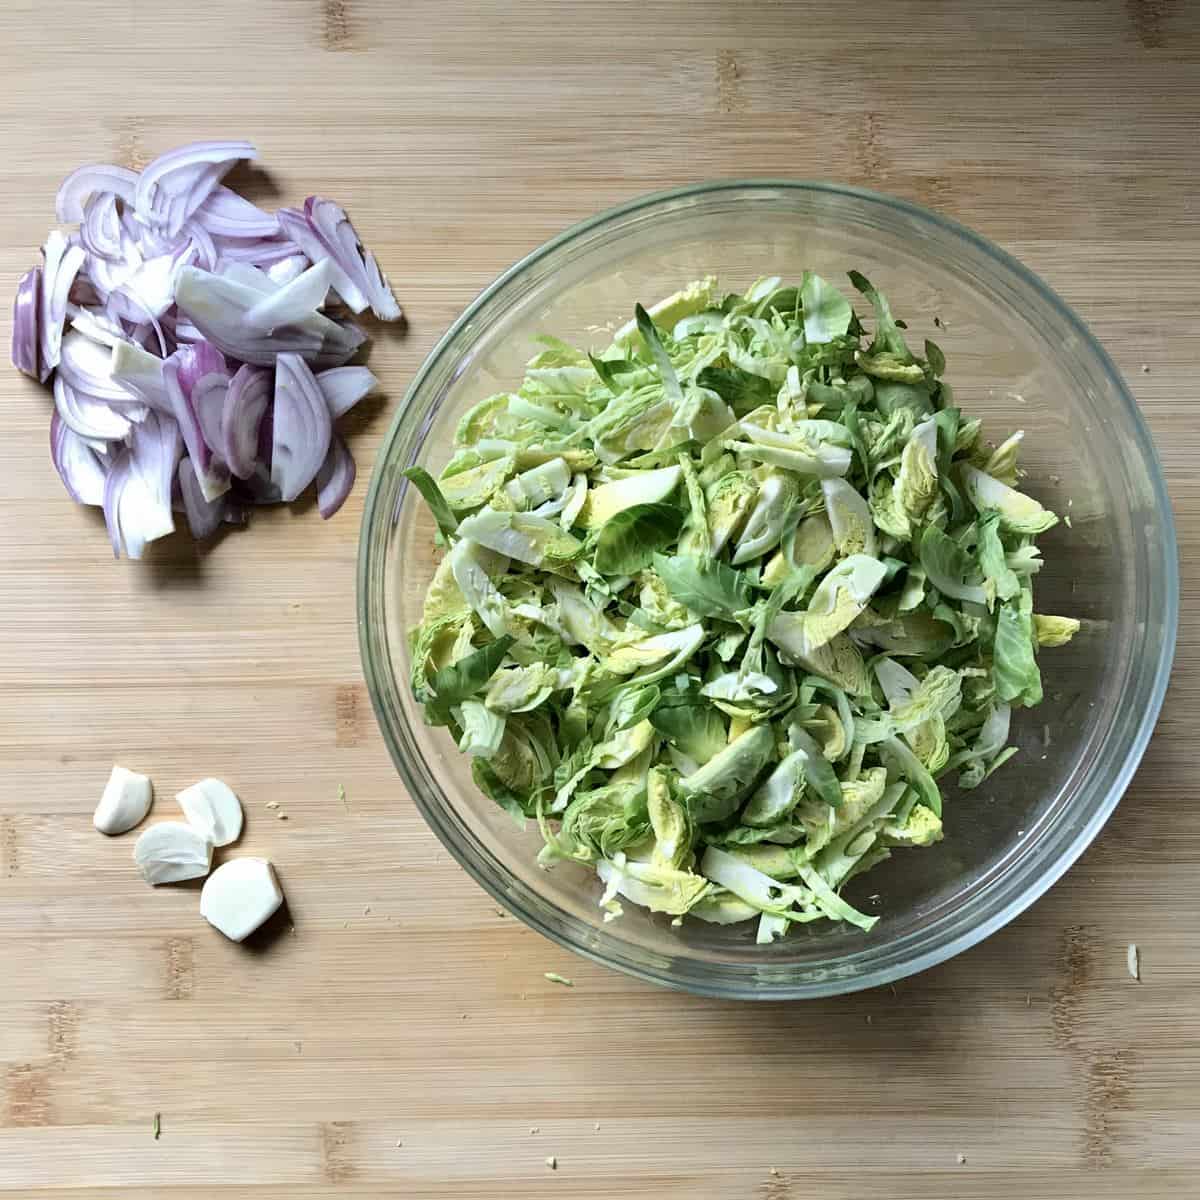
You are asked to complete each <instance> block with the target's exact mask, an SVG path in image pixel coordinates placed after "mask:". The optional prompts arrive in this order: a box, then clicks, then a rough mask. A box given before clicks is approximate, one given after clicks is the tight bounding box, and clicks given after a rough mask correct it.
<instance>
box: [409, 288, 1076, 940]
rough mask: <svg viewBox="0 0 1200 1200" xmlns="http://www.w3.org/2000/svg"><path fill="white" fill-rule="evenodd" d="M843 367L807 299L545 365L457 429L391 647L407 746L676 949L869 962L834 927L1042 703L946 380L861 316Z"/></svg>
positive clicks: (1002, 545)
mask: <svg viewBox="0 0 1200 1200" xmlns="http://www.w3.org/2000/svg"><path fill="white" fill-rule="evenodd" d="M850 279H851V281H852V282H853V284H854V285H855V287H856V288H857V289H858V290H859V291H860V292H861V293H862V294H863V295H864V296H865V297H866V298H867V300H868V301H869V302H870V304H871V306H872V308H873V309H874V332H873V334H872V335H870V336H869V337H868V336H867V334H866V331H865V330H864V328H863V326H862V325H861V323H860V322H859V319H858V317H857V316H856V315H855V313H854V311H853V309H852V307H851V304H850V302H849V300H847V299H846V297H845V296H843V295H842V294H841V292H839V291H838V290H837V289H836V288H835V287H833V286H832V285H831V284H829V283H828V282H826V281H825V280H824V279H822V278H820V277H819V276H816V275H813V274H806V275H805V276H804V279H803V281H802V283H801V285H800V286H799V287H791V286H784V285H782V284H781V282H780V280H779V279H777V278H772V279H763V280H760V281H759V282H758V283H756V284H755V285H754V286H753V287H752V288H751V289H750V290H749V291H748V292H746V293H745V294H744V295H729V296H725V297H724V298H722V297H721V296H720V295H718V293H717V291H716V285H715V281H714V280H712V279H705V280H703V281H702V282H699V283H693V284H691V285H690V286H689V287H687V288H686V289H685V290H684V291H682V292H679V293H677V294H675V295H674V296H672V297H670V298H669V299H668V300H665V301H663V302H662V303H661V304H659V305H657V306H655V308H653V309H651V311H650V312H649V313H647V312H645V311H644V310H643V309H642V308H641V307H640V306H639V307H638V308H637V315H636V320H635V321H633V322H631V323H630V324H628V325H626V326H625V327H624V328H622V329H621V330H619V331H618V332H617V334H616V335H615V337H614V339H613V343H612V345H611V346H610V347H609V348H608V349H607V350H605V351H604V352H603V353H602V354H600V355H599V356H598V357H597V356H593V355H590V354H586V353H583V352H581V351H579V350H576V349H573V348H572V347H570V346H567V345H565V344H563V343H561V342H559V341H556V340H554V339H549V338H546V339H542V340H543V343H544V345H545V347H546V348H545V349H544V350H543V352H542V353H540V354H538V356H537V357H536V358H534V359H533V360H532V362H531V363H530V364H529V368H528V370H527V372H526V375H525V381H524V383H523V384H522V385H521V387H520V389H519V391H517V392H515V393H505V394H501V395H497V396H492V397H491V398H489V399H487V400H484V401H483V402H482V403H481V404H479V405H477V406H476V407H475V408H473V409H472V410H471V411H470V412H468V413H467V414H466V416H465V417H464V418H463V419H462V422H461V424H460V425H459V427H458V431H457V436H456V439H455V440H456V444H457V446H458V449H457V451H456V453H455V454H454V456H453V458H452V459H451V461H450V463H449V465H448V466H447V467H446V469H445V471H444V472H443V473H442V476H441V478H440V480H439V481H437V482H435V481H434V480H433V479H432V478H431V477H430V476H429V475H428V474H427V473H425V472H424V471H423V470H421V469H419V468H417V469H413V470H412V471H410V472H409V477H410V479H412V481H413V483H414V484H415V485H416V486H417V487H418V488H419V489H420V490H421V492H422V494H423V495H424V496H425V499H426V500H427V501H428V503H429V505H430V507H431V509H432V510H433V514H434V516H435V518H436V519H437V523H438V526H439V529H440V533H439V540H441V541H443V542H444V543H445V544H446V545H447V546H448V553H447V554H446V555H445V557H444V558H443V559H442V561H441V563H440V564H439V566H438V569H437V572H436V574H435V576H434V578H433V581H432V583H431V585H430V587H429V592H428V595H427V597H426V601H425V610H424V619H423V621H422V623H421V625H420V626H419V627H418V628H416V629H414V630H413V631H412V634H411V643H412V663H413V666H412V687H413V691H414V693H415V695H416V697H417V699H418V700H419V701H420V702H421V703H422V705H423V706H424V711H425V717H426V720H427V721H428V722H429V723H430V724H433V725H445V726H448V727H449V729H450V730H451V732H452V733H453V734H454V736H455V738H456V739H457V741H458V745H459V748H460V749H461V750H463V751H464V752H465V753H467V754H469V755H471V756H472V757H473V760H474V762H473V772H474V777H475V780H476V782H477V783H478V785H479V787H480V788H482V790H483V791H484V792H486V793H487V794H488V795H489V796H491V797H492V798H493V799H494V800H495V801H496V802H497V803H499V804H500V805H502V806H503V807H504V808H505V809H507V810H508V811H509V812H511V813H512V814H513V815H514V816H515V817H517V818H518V819H520V818H523V817H534V818H536V819H537V820H538V821H539V823H540V826H541V830H542V834H543V837H544V839H545V847H544V849H543V850H542V852H541V855H540V860H541V862H542V863H543V864H544V865H550V864H552V863H554V862H555V861H556V860H562V859H571V860H575V861H578V862H582V863H586V864H589V865H592V866H594V867H595V869H596V871H597V873H598V874H599V876H600V878H601V880H603V882H604V893H603V897H602V899H601V904H602V906H603V907H604V908H605V909H606V918H605V919H606V920H607V919H609V918H611V917H613V916H615V915H617V914H619V913H620V911H621V906H620V899H619V898H624V899H626V900H629V901H632V902H633V903H634V904H639V905H642V906H644V907H646V908H648V909H650V910H651V911H653V912H662V913H668V914H670V915H672V916H674V917H675V918H676V920H679V919H680V918H682V916H683V915H684V914H685V913H687V914H691V915H692V916H695V917H699V918H701V919H703V920H705V921H712V922H717V923H721V924H725V923H733V922H739V921H747V920H757V921H758V923H759V924H758V940H759V941H760V942H769V941H771V940H772V939H773V938H775V937H777V936H780V935H782V934H783V933H784V932H786V930H787V929H788V927H789V925H790V924H792V923H793V922H806V921H813V920H817V919H820V918H829V919H831V920H835V921H847V922H850V923H852V924H854V925H857V926H860V927H861V928H863V929H869V928H870V927H871V926H872V925H873V924H874V923H875V921H876V919H877V918H876V917H873V916H866V915H864V914H863V913H861V912H859V911H857V910H856V909H855V908H853V907H852V906H851V905H850V904H849V903H847V902H846V901H845V900H844V899H842V897H841V895H840V890H841V889H842V887H843V886H844V885H845V883H846V882H847V881H848V880H849V879H851V878H853V877H854V876H855V875H857V874H860V873H861V872H863V871H866V870H868V869H869V868H870V867H872V866H874V865H875V864H877V863H879V862H881V861H882V860H883V859H885V858H887V857H888V855H889V854H890V853H891V850H892V848H893V847H898V846H927V845H929V844H930V843H932V842H934V841H936V840H938V839H939V838H940V837H941V835H942V796H941V791H940V789H939V786H938V783H937V780H938V778H939V777H941V776H943V775H946V774H947V773H949V772H956V773H957V777H958V783H959V784H960V786H962V787H966V788H970V787H974V786H976V785H978V784H979V783H980V782H981V781H982V780H983V779H984V778H986V777H987V776H988V775H989V774H990V773H991V772H992V771H994V770H995V769H996V768H997V767H998V766H999V765H1000V764H1001V763H1003V762H1004V761H1005V760H1006V759H1007V758H1008V757H1009V756H1010V755H1012V754H1013V753H1015V747H1012V746H1009V745H1007V742H1008V735H1009V721H1010V717H1011V713H1012V710H1013V708H1014V707H1020V706H1023V705H1024V706H1028V705H1034V704H1037V703H1038V702H1039V701H1040V700H1041V698H1042V685H1041V677H1040V673H1039V669H1038V663H1037V656H1036V652H1037V649H1038V647H1039V646H1047V645H1061V644H1063V643H1064V642H1066V641H1068V640H1069V639H1070V638H1071V636H1072V634H1073V633H1074V632H1075V630H1076V629H1077V628H1078V625H1079V623H1078V622H1077V621H1075V620H1073V619H1070V618H1066V617H1046V616H1041V615H1038V614H1035V613H1034V611H1033V593H1032V578H1033V576H1034V575H1035V574H1036V573H1037V571H1038V570H1039V568H1040V567H1041V557H1040V552H1039V550H1038V548H1037V546H1036V545H1035V541H1034V539H1035V538H1036V536H1037V535H1038V534H1040V533H1043V532H1045V531H1046V530H1047V529H1049V528H1050V527H1051V526H1052V525H1054V524H1055V523H1056V521H1057V519H1058V518H1057V517H1056V516H1055V515H1054V514H1053V513H1052V512H1050V511H1048V510H1047V509H1045V508H1043V507H1042V506H1041V505H1040V504H1039V503H1038V502H1037V501H1036V500H1034V499H1032V498H1031V497H1029V496H1027V495H1025V494H1023V493H1022V492H1020V491H1018V490H1016V486H1015V485H1016V483H1017V481H1018V477H1019V474H1020V472H1019V471H1018V469H1017V450H1018V447H1019V444H1020V441H1021V434H1020V433H1017V434H1014V435H1013V436H1012V437H1010V438H1009V439H1008V440H1007V441H1005V442H1004V443H1003V444H1002V445H1000V446H999V447H996V448H995V449H992V448H989V447H988V446H986V445H985V444H984V443H983V442H982V441H981V438H980V422H979V421H978V420H974V419H968V418H967V417H965V416H964V415H963V414H962V412H961V411H960V410H959V409H958V408H957V407H956V406H955V403H954V398H953V394H952V392H951V389H950V386H949V384H947V383H945V382H944V381H943V379H942V375H943V372H944V370H945V359H944V357H943V355H942V352H941V351H940V350H939V349H938V347H937V346H936V345H934V344H933V343H932V342H928V341H927V342H926V343H925V346H924V355H923V357H919V356H917V355H915V354H914V353H913V352H912V351H911V350H910V349H909V346H908V345H907V343H906V340H905V336H904V332H903V330H904V326H903V325H902V323H901V322H899V321H897V320H895V319H894V318H893V316H892V314H891V311H890V309H889V307H888V303H887V301H886V300H885V298H884V297H883V296H882V295H880V294H879V292H877V291H876V290H875V289H874V288H873V287H872V286H871V284H870V283H869V282H868V281H867V280H866V279H864V278H863V277H862V276H861V275H859V274H858V273H857V272H852V273H851V275H850Z"/></svg>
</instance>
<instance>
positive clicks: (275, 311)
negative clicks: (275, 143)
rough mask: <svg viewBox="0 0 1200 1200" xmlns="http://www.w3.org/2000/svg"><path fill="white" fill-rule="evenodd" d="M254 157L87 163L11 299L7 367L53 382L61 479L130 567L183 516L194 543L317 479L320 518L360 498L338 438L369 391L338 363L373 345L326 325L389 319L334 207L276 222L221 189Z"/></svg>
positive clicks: (215, 144)
mask: <svg viewBox="0 0 1200 1200" xmlns="http://www.w3.org/2000/svg"><path fill="white" fill-rule="evenodd" d="M255 157H256V152H255V149H254V147H253V146H252V145H250V143H248V142H243V141H212V142H197V143H193V144H191V145H187V146H181V147H179V148H177V149H175V150H171V151H169V152H168V153H166V154H163V155H161V156H160V157H158V158H156V159H155V160H154V161H153V162H152V163H151V164H150V165H149V166H148V167H147V168H146V169H145V170H143V171H141V172H137V171H132V170H129V169H127V168H125V167H119V166H113V165H107V164H94V165H88V166H84V167H80V168H79V169H78V170H76V171H74V172H72V174H71V175H69V176H68V177H67V179H65V180H64V181H63V183H62V185H61V187H60V188H59V190H58V195H57V197H56V200H55V207H56V212H57V215H58V218H59V220H60V221H61V222H72V223H74V224H75V225H76V226H77V228H76V229H75V230H74V231H72V232H68V231H65V230H63V231H59V230H52V231H51V232H50V234H49V235H48V237H47V239H46V243H45V245H44V247H43V256H44V262H43V264H42V265H41V266H39V267H34V268H33V269H32V270H31V271H28V272H26V274H25V275H23V276H22V277H21V280H20V282H19V284H18V286H17V292H16V296H15V298H14V304H13V338H12V359H13V365H14V366H15V367H16V368H17V369H18V370H21V371H23V372H24V373H25V374H28V375H31V376H33V377H35V378H38V379H40V380H42V381H47V380H49V381H51V382H52V391H53V394H54V408H53V409H52V412H51V418H50V452H51V460H52V462H53V465H54V468H55V470H56V471H57V472H58V474H59V476H60V478H61V479H62V481H63V486H64V487H65V488H66V490H67V492H68V494H69V495H70V496H71V497H72V499H74V500H76V501H77V502H79V503H81V504H90V505H99V506H100V507H102V509H103V511H104V518H105V524H106V525H107V527H108V532H109V537H110V540H111V542H112V546H113V551H114V553H115V554H116V555H117V556H118V557H120V556H121V555H127V556H128V557H130V558H139V557H141V555H142V553H143V551H144V549H145V545H146V543H147V542H150V541H153V540H155V539H156V538H160V537H163V536H164V535H166V534H167V533H169V532H170V531H171V530H172V529H173V528H174V527H175V524H176V522H175V517H174V510H175V509H176V508H177V507H178V508H179V509H181V510H182V511H183V512H185V513H186V516H187V520H188V526H189V528H190V529H191V530H192V533H193V536H195V537H206V536H210V535H211V534H212V533H213V532H214V531H215V530H216V528H217V527H218V526H219V525H220V524H221V523H223V522H233V523H241V522H244V521H245V520H246V516H247V513H248V510H249V508H250V507H251V506H253V505H256V504H275V503H281V502H284V501H291V500H294V499H296V497H297V496H299V494H300V493H301V492H302V491H304V490H305V489H306V488H307V487H309V486H311V485H312V484H313V483H314V481H315V483H316V490H317V504H318V508H319V509H320V511H321V513H322V515H323V516H326V517H328V516H330V515H332V513H333V512H335V511H336V510H337V509H338V508H339V507H340V506H341V505H342V504H343V503H344V501H345V499H346V496H347V495H348V494H349V492H350V490H351V488H352V486H353V483H354V477H355V464H354V459H353V457H352V455H351V454H350V451H349V449H348V448H347V446H346V443H345V442H344V441H343V440H342V439H341V438H340V437H337V436H335V435H334V433H333V427H332V423H333V421H334V420H335V419H336V418H337V417H339V416H341V415H342V414H343V413H345V412H348V411H349V410H350V408H352V407H353V406H354V405H355V404H357V403H358V402H359V401H360V400H361V399H362V398H363V396H365V395H367V394H368V393H369V392H370V391H371V390H372V389H373V388H374V387H375V386H376V385H377V380H376V379H375V376H374V375H373V374H372V373H371V372H370V371H368V370H367V369H366V368H365V367H360V366H355V367H350V366H346V365H345V364H347V363H348V362H349V360H350V359H351V358H352V357H353V356H354V354H355V353H356V352H357V351H358V349H359V347H361V346H362V344H363V342H364V341H365V340H366V334H365V332H364V331H363V330H362V329H360V328H359V327H358V325H357V324H355V323H354V322H353V321H351V320H349V319H348V318H346V317H344V316H342V315H340V314H338V315H331V314H330V313H328V312H326V311H324V310H325V308H326V305H328V304H330V303H333V304H337V303H338V302H339V300H340V301H344V302H345V305H346V306H347V307H351V308H353V309H354V310H355V311H356V312H361V311H363V310H365V309H366V308H368V307H369V308H371V309H373V310H374V312H375V313H376V314H377V315H379V316H380V317H382V318H384V319H386V320H397V319H399V318H400V316H401V312H400V306H399V305H398V304H397V303H396V300H395V297H394V296H393V295H392V293H391V289H390V288H389V287H388V284H387V281H386V279H385V278H384V276H383V274H382V272H381V271H380V269H379V265H378V263H377V262H376V260H375V258H374V256H373V255H372V254H371V253H370V252H369V251H367V250H366V249H365V248H364V247H363V245H362V243H361V242H360V240H359V238H358V234H357V233H356V231H355V229H354V226H353V225H352V224H351V222H350V219H349V217H348V216H347V215H346V212H345V210H343V209H342V208H341V207H340V206H339V205H337V204H334V203H333V202H332V201H329V200H325V199H322V198H321V197H318V196H310V197H309V198H308V199H307V200H306V201H305V203H304V205H303V207H302V208H296V209H283V210H280V211H279V212H277V213H271V212H267V211H264V210H263V209H261V208H259V207H258V206H257V205H255V204H253V203H251V202H250V201H248V200H246V199H244V198H243V197H242V196H240V195H238V194H237V192H235V191H233V190H232V189H231V188H229V187H227V186H225V185H224V184H223V183H222V179H223V178H224V177H225V175H226V174H227V172H228V171H229V170H230V169H231V168H232V167H233V166H234V165H235V164H236V163H237V162H238V161H240V160H243V159H253V158H255ZM68 323H69V325H70V328H67V325H68ZM314 370H319V371H320V372H321V374H320V376H319V377H317V376H314ZM185 446H186V456H185V450H184V447H185Z"/></svg>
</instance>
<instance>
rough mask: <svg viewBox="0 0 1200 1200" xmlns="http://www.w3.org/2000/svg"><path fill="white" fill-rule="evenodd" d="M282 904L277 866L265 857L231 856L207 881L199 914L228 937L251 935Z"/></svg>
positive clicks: (240, 937)
mask: <svg viewBox="0 0 1200 1200" xmlns="http://www.w3.org/2000/svg"><path fill="white" fill-rule="evenodd" d="M282 903H283V891H282V889H281V888H280V886H279V880H278V879H276V877H275V868H274V867H272V866H271V864H270V863H269V862H268V861H267V860H266V859H265V858H231V859H230V860H229V861H228V862H227V863H222V864H221V865H220V866H219V867H218V868H217V869H216V870H215V871H214V872H213V873H212V874H211V875H210V876H209V877H208V878H207V879H206V880H205V881H204V888H203V890H202V891H201V892H200V915H201V916H202V917H203V918H204V919H205V920H206V921H207V922H208V923H209V924H210V925H213V926H215V927H216V928H217V929H219V930H220V931H221V932H222V933H223V934H224V935H225V936H226V937H227V938H229V939H230V940H231V941H234V942H240V941H243V940H244V939H246V938H248V937H249V936H250V935H251V934H252V933H253V932H254V931H255V930H256V929H257V928H258V927H259V926H260V925H262V924H263V922H265V921H266V920H267V919H268V918H270V917H271V916H272V915H273V914H274V913H275V912H276V910H277V909H278V908H279V906H280V905H281V904H282Z"/></svg>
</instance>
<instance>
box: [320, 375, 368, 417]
mask: <svg viewBox="0 0 1200 1200" xmlns="http://www.w3.org/2000/svg"><path fill="white" fill-rule="evenodd" d="M317 383H318V384H319V385H320V388H321V391H322V392H323V393H324V395H325V402H326V403H327V404H328V405H329V415H330V416H331V417H333V419H334V420H335V421H336V420H337V419H338V417H340V416H342V415H343V414H345V413H348V412H349V411H350V410H351V409H352V408H353V407H354V406H355V405H356V404H357V403H358V402H359V401H360V400H361V399H362V398H363V397H364V396H369V395H370V394H371V393H372V392H373V391H374V390H375V388H376V387H377V386H378V384H379V380H378V379H376V378H375V376H374V375H372V374H371V372H370V371H368V370H367V368H366V367H330V368H329V370H328V371H322V372H321V373H320V374H319V375H318V376H317Z"/></svg>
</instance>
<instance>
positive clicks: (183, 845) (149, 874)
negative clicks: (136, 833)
mask: <svg viewBox="0 0 1200 1200" xmlns="http://www.w3.org/2000/svg"><path fill="white" fill-rule="evenodd" d="M212 852H213V844H212V842H210V841H209V840H208V838H206V837H205V836H204V835H203V834H202V833H200V832H199V831H198V830H196V829H194V828H193V827H192V826H191V825H185V824H184V823H183V822H182V821H162V822H160V823H159V824H158V825H151V826H150V828H149V829H147V830H146V832H145V833H143V834H142V835H141V836H140V837H139V838H138V840H137V841H136V842H135V843H134V845H133V861H134V862H135V863H137V865H138V870H139V871H141V873H142V875H143V877H144V878H145V880H146V882H147V883H151V884H159V883H178V882H179V881H180V880H181V879H202V878H203V877H204V876H205V875H207V874H208V872H209V870H210V868H211V867H212Z"/></svg>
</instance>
